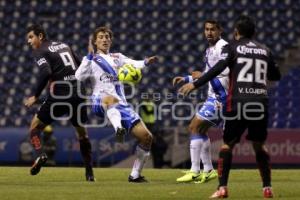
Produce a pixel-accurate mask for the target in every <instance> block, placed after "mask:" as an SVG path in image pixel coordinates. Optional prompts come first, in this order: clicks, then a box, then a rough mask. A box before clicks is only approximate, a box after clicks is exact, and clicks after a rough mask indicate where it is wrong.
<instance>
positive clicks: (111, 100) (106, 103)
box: [103, 96, 119, 106]
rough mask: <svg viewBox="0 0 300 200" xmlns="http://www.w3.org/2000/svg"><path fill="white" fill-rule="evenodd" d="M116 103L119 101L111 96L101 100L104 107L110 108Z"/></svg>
mask: <svg viewBox="0 0 300 200" xmlns="http://www.w3.org/2000/svg"><path fill="white" fill-rule="evenodd" d="M116 103H119V100H118V99H117V98H115V97H113V96H106V97H104V98H103V104H104V106H111V105H113V104H116Z"/></svg>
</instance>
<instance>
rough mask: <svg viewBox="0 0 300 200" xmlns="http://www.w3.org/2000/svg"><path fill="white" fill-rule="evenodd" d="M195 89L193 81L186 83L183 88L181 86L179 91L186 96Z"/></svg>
mask: <svg viewBox="0 0 300 200" xmlns="http://www.w3.org/2000/svg"><path fill="white" fill-rule="evenodd" d="M194 89H195V86H194V84H193V83H187V84H184V85H183V86H182V87H181V88H179V90H178V92H179V93H180V94H183V95H184V96H186V95H188V94H189V93H190V92H191V91H192V90H194Z"/></svg>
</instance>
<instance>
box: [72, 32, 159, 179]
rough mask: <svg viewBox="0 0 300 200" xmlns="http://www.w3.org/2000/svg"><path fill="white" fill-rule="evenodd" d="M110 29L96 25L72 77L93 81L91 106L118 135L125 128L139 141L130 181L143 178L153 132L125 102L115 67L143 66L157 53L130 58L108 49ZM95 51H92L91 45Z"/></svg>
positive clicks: (155, 58) (153, 58)
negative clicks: (147, 56)
mask: <svg viewBox="0 0 300 200" xmlns="http://www.w3.org/2000/svg"><path fill="white" fill-rule="evenodd" d="M112 39H113V33H112V31H111V30H110V29H109V28H107V27H99V28H97V29H96V30H95V31H94V33H93V35H92V39H91V40H90V43H89V54H88V55H87V56H85V57H84V58H83V60H82V63H81V65H80V66H79V68H78V69H77V71H76V73H75V77H76V78H77V79H78V80H80V81H84V80H85V79H87V78H89V79H90V80H91V83H92V89H93V95H92V101H93V105H92V110H93V112H94V113H95V114H96V115H97V116H100V117H104V115H105V114H106V115H107V117H108V119H109V120H110V122H111V124H112V125H113V127H114V129H115V131H116V136H117V139H118V138H119V140H120V137H123V135H124V134H125V132H128V133H129V132H130V133H131V134H133V135H134V136H135V137H136V138H137V140H138V142H139V144H138V145H137V148H136V157H137V158H136V160H135V162H134V165H133V168H132V172H131V174H130V176H129V178H128V181H129V182H146V179H145V178H144V177H143V176H141V171H142V169H143V166H144V164H145V162H146V160H147V158H148V157H149V155H150V152H149V151H150V148H151V144H152V134H151V133H150V131H149V130H148V129H147V128H146V126H145V125H144V123H143V122H142V121H141V119H140V117H139V115H138V114H137V113H136V112H135V111H134V110H133V109H132V108H131V107H130V106H129V105H128V103H127V101H126V99H125V94H124V88H123V84H122V83H120V82H119V81H118V77H117V70H118V68H119V67H121V66H122V65H124V64H125V63H126V64H127V63H129V64H133V65H134V66H135V67H137V68H143V67H145V66H146V65H148V64H152V63H153V62H155V61H156V60H157V57H156V56H152V57H149V58H146V59H145V60H140V61H137V60H132V59H130V58H128V57H126V56H124V55H123V54H121V53H110V52H109V51H110V47H111V44H112ZM93 47H95V48H96V52H95V53H94V48H93Z"/></svg>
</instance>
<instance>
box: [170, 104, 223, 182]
mask: <svg viewBox="0 0 300 200" xmlns="http://www.w3.org/2000/svg"><path fill="white" fill-rule="evenodd" d="M215 101H216V99H214V98H208V99H207V100H206V102H205V103H204V104H203V106H202V107H201V109H200V110H199V111H198V112H197V113H196V116H195V117H194V118H193V119H192V121H191V123H190V125H189V132H190V156H191V170H190V172H189V173H186V174H185V175H184V176H182V177H180V178H178V179H177V180H176V181H177V182H190V181H197V183H203V182H206V181H208V180H211V179H213V178H216V177H217V173H216V172H215V171H214V170H213V165H212V160H211V146H210V139H209V137H208V135H207V131H208V129H209V128H210V127H211V126H213V125H216V124H217V123H219V121H220V119H219V115H218V110H217V109H216V106H215V103H214V102H215ZM201 160H202V163H203V166H204V173H202V174H200V161H201Z"/></svg>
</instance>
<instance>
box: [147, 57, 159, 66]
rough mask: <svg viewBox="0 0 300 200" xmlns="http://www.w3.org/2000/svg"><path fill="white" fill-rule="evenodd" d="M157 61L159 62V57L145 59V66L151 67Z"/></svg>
mask: <svg viewBox="0 0 300 200" xmlns="http://www.w3.org/2000/svg"><path fill="white" fill-rule="evenodd" d="M157 61H158V56H151V57H148V58H145V65H151V64H153V63H155V62H157Z"/></svg>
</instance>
